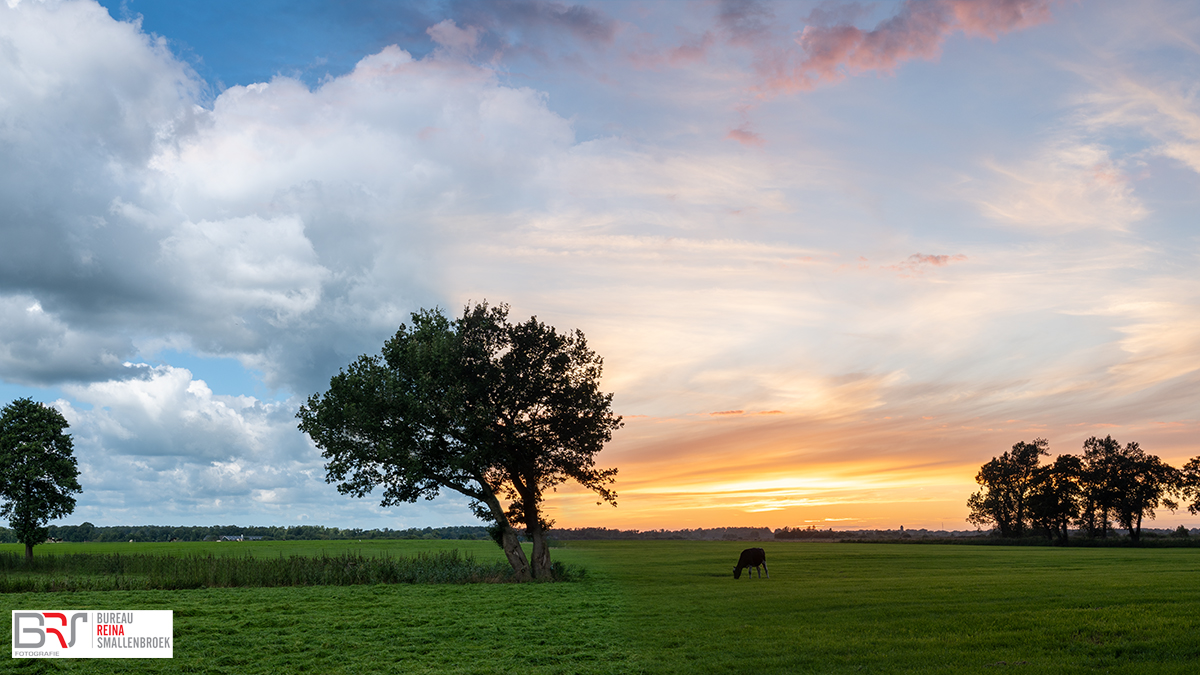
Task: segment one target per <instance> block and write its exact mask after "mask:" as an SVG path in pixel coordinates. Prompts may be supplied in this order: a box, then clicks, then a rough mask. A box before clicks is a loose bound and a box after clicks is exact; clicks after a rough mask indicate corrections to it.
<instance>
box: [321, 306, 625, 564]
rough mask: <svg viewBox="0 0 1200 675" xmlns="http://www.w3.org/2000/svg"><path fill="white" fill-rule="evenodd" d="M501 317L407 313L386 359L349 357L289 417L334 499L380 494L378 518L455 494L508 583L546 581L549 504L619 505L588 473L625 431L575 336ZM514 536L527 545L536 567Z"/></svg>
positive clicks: (610, 472) (602, 473)
mask: <svg viewBox="0 0 1200 675" xmlns="http://www.w3.org/2000/svg"><path fill="white" fill-rule="evenodd" d="M507 318H508V307H507V306H505V305H500V306H498V307H489V306H488V305H487V303H483V304H480V305H476V306H474V307H468V308H467V309H466V310H465V311H464V313H463V316H462V317H461V318H460V319H458V320H456V321H453V322H451V321H449V320H448V319H447V318H446V317H445V316H444V315H443V314H442V313H441V311H440V310H434V311H428V310H422V311H421V312H417V313H414V314H413V315H412V323H413V325H412V327H411V328H409V327H408V326H403V325H402V326H400V329H399V330H398V331H397V332H396V335H395V336H394V337H393V338H392V339H391V340H388V342H387V343H385V344H384V347H383V351H382V355H380V356H361V357H359V358H358V360H356V361H355V362H354V363H352V364H350V366H349V367H348V368H347V369H345V370H343V371H341V372H339V373H338V374H337V375H335V376H334V377H333V378H332V379H331V380H330V383H329V391H328V392H326V393H325V394H324V395H323V396H322V395H320V394H314V395H313V396H311V397H310V398H309V400H308V402H307V404H306V405H304V406H302V407H301V408H300V411H299V412H298V413H297V417H299V418H300V425H299V426H300V429H301V430H302V431H304V432H305V433H307V434H309V436H311V437H312V439H313V442H314V443H316V444H317V446H318V447H319V448H321V449H322V450H323V455H324V457H326V458H327V459H328V460H329V463H328V464H326V471H327V476H326V481H328V482H330V483H335V482H336V483H338V490H339V491H340V492H342V493H343V494H351V495H354V496H356V497H363V496H366V495H367V494H368V493H370V492H371V491H372V490H373V489H374V488H375V487H377V486H378V487H383V488H384V492H383V500H382V504H383V505H384V506H388V505H392V504H398V503H401V502H412V501H415V500H416V499H417V498H418V497H425V498H427V499H432V498H433V497H434V496H436V495H437V494H438V493H439V491H440V490H442V489H450V490H454V491H455V492H458V493H460V494H463V495H466V496H467V497H470V498H471V508H472V510H473V511H474V512H475V514H476V515H477V516H478V517H479V518H480V519H482V520H484V521H485V522H490V523H492V526H491V529H492V532H493V536H494V537H495V539H496V541H497V543H498V544H500V546H501V547H502V548H503V549H504V552H505V555H506V556H507V557H508V561H509V564H510V565H512V568H513V570H514V572H515V573H516V576H517V578H518V579H522V580H524V579H529V578H531V577H539V578H549V576H550V571H551V564H550V552H549V545H548V542H547V541H546V538H545V533H546V530H547V528H549V526H550V525H551V523H550V521H549V520H547V519H546V518H545V517H544V516H543V512H542V504H543V501H544V498H545V494H546V492H547V491H549V490H552V489H553V488H554V487H555V486H557V485H559V484H560V483H562V482H564V481H566V480H575V481H577V482H579V483H580V484H581V485H583V486H584V487H587V488H589V489H591V490H593V491H595V492H596V493H597V494H598V495H599V496H600V499H601V501H602V502H603V501H607V502H610V503H613V504H615V499H616V495H615V493H613V492H612V491H611V490H610V489H609V488H608V485H610V484H611V483H612V482H613V476H614V475H615V474H616V469H597V468H596V467H595V455H596V453H598V452H599V451H600V449H601V448H602V447H603V445H604V443H606V442H607V441H608V440H609V439H610V438H611V437H612V432H613V431H614V430H615V429H616V428H618V427H620V425H621V418H620V417H618V416H615V415H613V413H612V410H611V407H610V404H611V402H612V394H604V393H602V392H600V390H599V379H600V375H601V370H602V364H603V362H602V360H601V359H600V358H599V357H598V356H596V354H595V353H594V352H592V351H590V350H589V349H588V348H587V343H586V341H585V340H584V337H583V334H582V333H580V332H579V331H575V332H574V333H572V334H567V335H563V334H560V333H558V332H557V331H555V329H554V328H552V327H548V326H546V325H544V324H542V323H540V322H538V321H537V319H536V318H531V319H530V320H529V321H527V322H525V323H522V324H516V325H513V324H510V323H508V320H507ZM502 499H505V500H508V502H509V504H508V507H507V508H505V506H504V505H503V503H502V502H501V500H502ZM514 525H524V526H525V532H526V534H527V535H528V536H529V537H530V539H531V540H532V541H533V553H534V564H533V566H532V567H531V566H530V564H529V562H528V559H527V558H526V557H525V553H524V551H523V550H522V549H521V546H520V544H519V542H518V539H517V531H516V529H515V527H514Z"/></svg>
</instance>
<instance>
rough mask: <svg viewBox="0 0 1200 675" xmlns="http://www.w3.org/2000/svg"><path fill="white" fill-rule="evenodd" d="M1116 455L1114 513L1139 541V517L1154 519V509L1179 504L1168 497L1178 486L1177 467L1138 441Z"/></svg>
mask: <svg viewBox="0 0 1200 675" xmlns="http://www.w3.org/2000/svg"><path fill="white" fill-rule="evenodd" d="M1117 456H1118V457H1119V460H1120V461H1119V464H1118V470H1117V472H1116V476H1115V478H1116V480H1117V484H1116V485H1114V486H1113V488H1112V492H1113V493H1114V494H1115V495H1116V499H1115V500H1114V501H1113V514H1114V515H1115V517H1116V520H1117V523H1118V524H1119V525H1120V526H1121V527H1122V528H1124V529H1125V530H1127V531H1128V532H1129V538H1130V539H1132V540H1133V541H1135V542H1136V541H1140V540H1141V538H1142V519H1143V518H1147V517H1148V518H1150V519H1151V520H1153V519H1154V510H1155V509H1157V508H1160V507H1165V508H1168V509H1170V510H1171V511H1174V510H1175V509H1177V508H1179V504H1178V503H1176V502H1175V501H1173V500H1171V499H1169V498H1168V495H1170V494H1172V493H1174V492H1175V491H1176V490H1177V489H1178V486H1179V480H1180V475H1179V470H1178V469H1175V468H1174V467H1171V466H1169V465H1167V464H1165V463H1164V462H1163V461H1162V460H1161V459H1159V458H1158V457H1156V456H1154V455H1148V454H1146V453H1145V452H1144V451H1143V450H1142V449H1141V448H1140V447H1138V444H1137V443H1133V442H1131V443H1128V444H1127V445H1126V446H1125V447H1124V448H1122V449H1121V452H1120V453H1119V454H1118V455H1117Z"/></svg>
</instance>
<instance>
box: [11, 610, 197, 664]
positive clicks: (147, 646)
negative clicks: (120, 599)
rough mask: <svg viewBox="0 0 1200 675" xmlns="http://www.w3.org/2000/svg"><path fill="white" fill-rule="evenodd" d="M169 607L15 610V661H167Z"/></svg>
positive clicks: (170, 650)
mask: <svg viewBox="0 0 1200 675" xmlns="http://www.w3.org/2000/svg"><path fill="white" fill-rule="evenodd" d="M174 631H175V613H174V612H173V611H172V610H169V609H161V610H160V609H113V610H108V609H46V610H43V609H14V610H13V611H12V657H13V658H14V659H169V658H173V656H174V650H175V632H174Z"/></svg>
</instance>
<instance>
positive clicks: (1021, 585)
mask: <svg viewBox="0 0 1200 675" xmlns="http://www.w3.org/2000/svg"><path fill="white" fill-rule="evenodd" d="M745 546H746V544H744V543H740V542H719V543H718V542H649V541H636V542H635V541H628V542H569V543H566V544H564V545H563V547H561V548H556V549H554V550H553V553H554V556H555V558H556V559H557V560H562V561H564V562H567V563H572V564H576V565H582V566H584V567H586V568H587V570H588V573H587V575H586V577H585V578H584V579H583V580H582V581H576V582H571V583H557V584H525V585H514V584H471V585H407V584H403V585H391V586H382V585H379V586H339V587H328V586H326V587H288V588H233V589H198V590H187V591H136V592H134V591H127V592H118V591H110V592H79V593H38V594H7V595H0V597H3V598H4V599H5V600H6V601H7V604H8V605H9V609H64V608H65V609H76V608H78V609H87V608H93V609H98V608H111V609H173V610H175V637H176V647H175V658H174V659H173V660H171V661H170V662H165V661H152V660H145V661H134V660H124V661H122V660H111V661H105V660H90V661H67V660H58V661H48V660H47V661H36V662H35V661H28V660H11V659H10V660H7V661H6V662H4V665H3V666H0V672H21V673H35V672H64V673H74V672H79V673H125V672H164V673H168V672H184V673H289V672H295V673H759V674H761V673H904V672H913V673H960V672H962V673H979V672H996V671H997V669H1000V670H1013V671H1017V672H1023V673H1092V672H1108V673H1191V672H1196V670H1197V669H1198V666H1197V663H1200V641H1198V640H1197V639H1196V636H1197V634H1198V633H1197V628H1198V624H1200V584H1198V583H1197V580H1198V579H1200V549H1126V548H1122V549H1087V548H1071V549H1058V548H1040V547H1039V548H1028V547H1014V548H1008V547H991V546H987V547H984V546H937V545H898V544H897V545H887V544H878V545H877V544H862V545H859V544H812V543H797V542H767V543H765V544H763V547H764V548H766V549H767V559H768V564H769V565H770V568H771V579H769V580H767V579H762V580H759V579H757V578H753V579H747V578H746V576H745V575H743V577H742V579H740V580H738V581H734V579H733V578H732V574H731V571H732V567H733V563H734V562H735V561H736V559H737V555H738V552H739V551H740V550H741V549H742V548H744V547H745ZM9 548H10V547H8V546H4V547H0V550H8V549H9ZM11 548H12V550H18V549H17V548H16V547H11ZM455 548H457V549H459V550H460V551H462V552H464V553H472V554H474V555H475V556H476V557H477V558H480V559H493V558H494V559H499V558H500V557H501V553H500V551H499V549H497V548H496V547H495V546H494V545H493V544H491V543H490V542H459V541H371V542H367V541H364V542H362V544H359V543H357V542H344V541H333V542H242V543H223V544H60V545H47V546H40V547H38V548H37V549H36V551H37V553H38V554H39V555H42V554H55V553H65V552H68V551H69V552H125V551H128V552H135V551H136V552H153V551H162V552H167V553H182V554H192V553H208V552H215V553H218V554H224V553H233V554H237V555H246V554H250V555H271V556H279V555H281V554H283V555H292V554H304V555H320V554H321V553H327V554H336V553H340V552H346V551H351V552H361V553H364V554H373V553H378V554H387V555H408V554H411V553H414V552H416V551H439V550H446V549H455ZM7 616H8V614H7V613H5V617H6V618H7ZM9 630H10V633H11V626H10V628H9Z"/></svg>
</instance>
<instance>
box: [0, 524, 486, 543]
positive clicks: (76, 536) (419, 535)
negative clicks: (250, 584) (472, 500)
mask: <svg viewBox="0 0 1200 675" xmlns="http://www.w3.org/2000/svg"><path fill="white" fill-rule="evenodd" d="M47 530H48V532H49V533H48V535H47V536H48V537H50V538H52V539H58V540H62V541H72V542H88V541H91V542H106V541H113V542H116V541H129V540H133V541H139V542H141V541H160V542H166V541H171V540H176V541H216V540H218V539H220V538H221V537H223V536H233V537H236V536H238V535H241V536H244V537H262V538H263V539H264V540H275V541H284V540H297V541H316V540H325V539H489V538H490V535H489V534H488V531H487V528H486V527H482V526H472V525H461V526H455V527H425V528H416V527H414V528H409V529H405V530H393V529H389V528H386V527H385V528H383V529H381V530H363V529H359V528H349V529H340V528H336V527H322V526H320V525H296V526H293V527H275V526H270V527H253V526H252V527H239V526H237V525H211V526H208V527H203V526H200V527H187V526H184V527H171V526H169V525H137V526H125V525H120V526H113V527H98V526H96V525H93V524H91V523H87V522H85V523H83V524H81V525H50V526H49V527H48V528H47ZM16 542H17V535H16V533H15V532H14V531H13V530H10V529H9V528H6V527H0V543H5V544H11V543H16Z"/></svg>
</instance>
